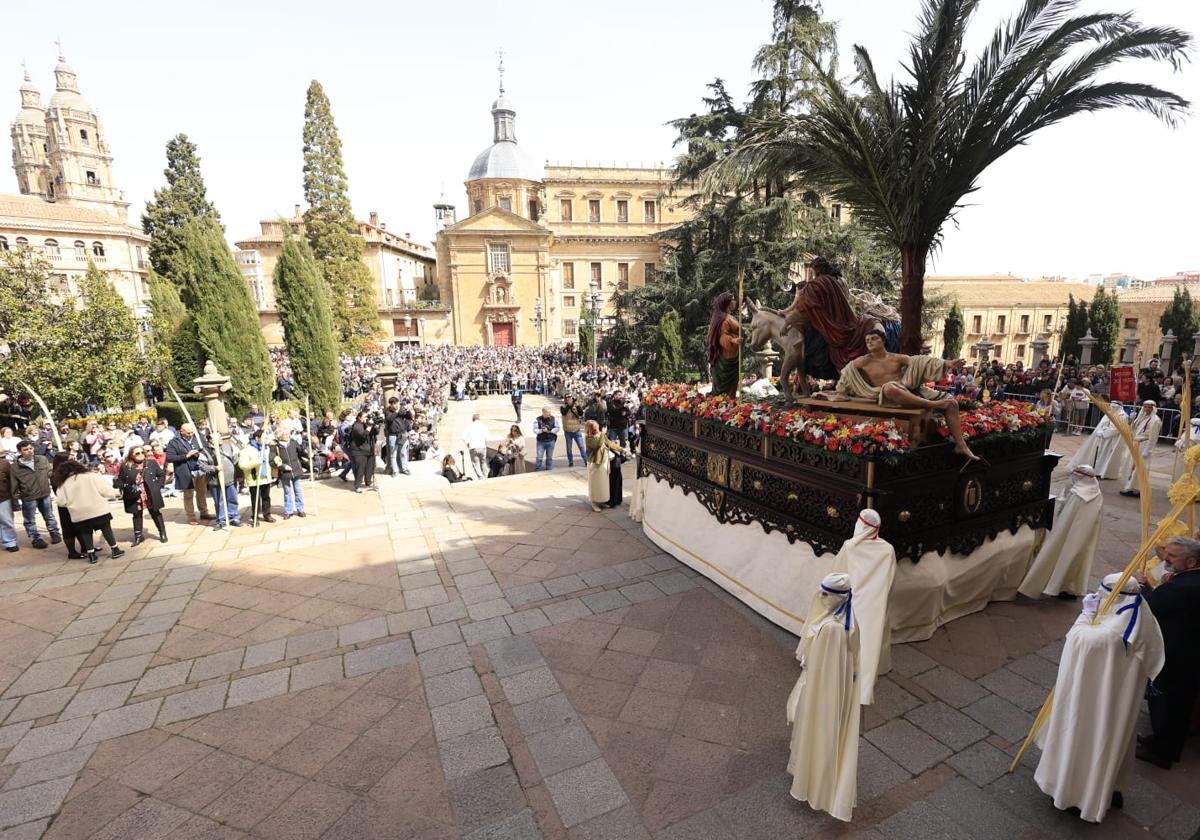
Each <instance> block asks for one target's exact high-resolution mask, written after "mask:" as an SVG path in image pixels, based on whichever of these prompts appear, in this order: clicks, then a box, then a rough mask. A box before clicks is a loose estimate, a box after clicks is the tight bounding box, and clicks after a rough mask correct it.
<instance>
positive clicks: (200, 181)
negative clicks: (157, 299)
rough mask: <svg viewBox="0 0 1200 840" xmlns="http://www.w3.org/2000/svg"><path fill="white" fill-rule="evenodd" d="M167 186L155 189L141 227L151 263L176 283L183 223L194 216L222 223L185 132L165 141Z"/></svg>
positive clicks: (181, 245) (193, 147)
mask: <svg viewBox="0 0 1200 840" xmlns="http://www.w3.org/2000/svg"><path fill="white" fill-rule="evenodd" d="M163 174H164V175H166V177H167V185H166V186H165V187H163V188H162V189H159V190H155V191H154V198H153V199H151V200H150V201H148V202H146V212H145V213H143V214H142V230H144V231H145V232H146V233H147V234H148V235H149V237H150V265H152V266H153V267H154V270H155V271H157V272H158V273H159V274H160V275H161V276H163V277H168V278H170V279H171V280H172V281H175V282H178V278H177V277H176V275H177V273H178V271H179V269H178V267H177V266H176V264H175V259H176V257H177V256H178V254H179V251H180V250H181V249H182V248H183V226H184V225H185V224H187V223H188V222H190V221H192V220H194V219H209V220H211V221H213V222H215V223H217V224H220V223H221V216H220V214H219V213H217V208H216V207H214V206H213V204H212V202H211V201H209V200H208V193H207V191H206V190H205V187H204V178H203V176H202V175H201V174H200V156H199V155H197V154H196V144H195V143H193V142H192V141H190V140H188V138H187V135H186V134H177V135H175V136H174V137H172V138H171V139H170V140H169V141H168V142H167V168H166V169H165V170H164V171H163Z"/></svg>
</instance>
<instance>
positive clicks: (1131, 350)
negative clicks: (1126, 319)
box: [1122, 331, 1141, 365]
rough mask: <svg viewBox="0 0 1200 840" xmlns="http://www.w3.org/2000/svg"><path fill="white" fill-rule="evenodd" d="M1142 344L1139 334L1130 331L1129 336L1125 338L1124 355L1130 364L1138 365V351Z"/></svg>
mask: <svg viewBox="0 0 1200 840" xmlns="http://www.w3.org/2000/svg"><path fill="white" fill-rule="evenodd" d="M1139 344H1141V342H1140V341H1138V337H1137V333H1136V332H1133V331H1130V333H1129V335H1127V336H1125V352H1124V353H1123V354H1122V355H1123V356H1124V359H1125V361H1126V362H1128V363H1129V364H1131V365H1132V364H1137V349H1138V345H1139Z"/></svg>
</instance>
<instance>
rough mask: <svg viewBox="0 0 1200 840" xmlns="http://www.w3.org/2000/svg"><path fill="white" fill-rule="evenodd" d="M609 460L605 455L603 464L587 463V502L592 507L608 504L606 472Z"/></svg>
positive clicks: (606, 454)
mask: <svg viewBox="0 0 1200 840" xmlns="http://www.w3.org/2000/svg"><path fill="white" fill-rule="evenodd" d="M610 460H611V458H610V457H609V455H608V453H607V452H606V453H605V457H604V463H603V464H593V463H591V462H590V461H589V462H588V468H587V469H588V501H590V502H591V503H592V504H594V505H606V504H608V470H609V461H610Z"/></svg>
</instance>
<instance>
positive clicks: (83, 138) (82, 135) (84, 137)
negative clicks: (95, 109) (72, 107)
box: [79, 128, 88, 146]
mask: <svg viewBox="0 0 1200 840" xmlns="http://www.w3.org/2000/svg"><path fill="white" fill-rule="evenodd" d="M79 142H80V143H82V144H83V145H85V146H87V145H88V133H87V129H86V128H81V129H79Z"/></svg>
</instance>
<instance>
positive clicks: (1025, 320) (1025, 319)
mask: <svg viewBox="0 0 1200 840" xmlns="http://www.w3.org/2000/svg"><path fill="white" fill-rule="evenodd" d="M1021 332H1023V333H1027V332H1029V316H1028V315H1022V316H1021ZM1017 355H1020V354H1017Z"/></svg>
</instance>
